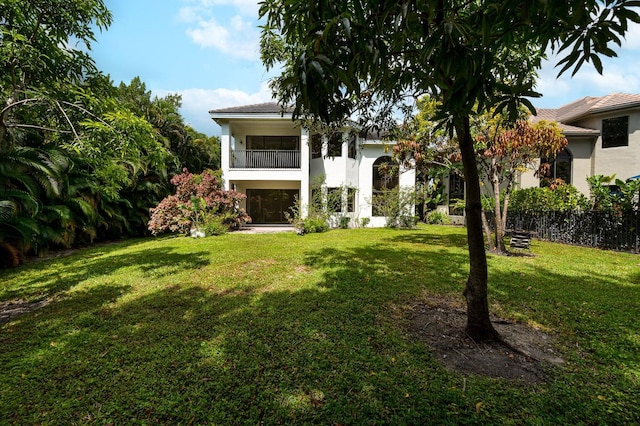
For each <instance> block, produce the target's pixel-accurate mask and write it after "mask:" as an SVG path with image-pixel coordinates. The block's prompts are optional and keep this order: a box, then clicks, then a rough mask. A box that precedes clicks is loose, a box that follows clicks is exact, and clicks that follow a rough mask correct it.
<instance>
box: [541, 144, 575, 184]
mask: <svg viewBox="0 0 640 426" xmlns="http://www.w3.org/2000/svg"><path fill="white" fill-rule="evenodd" d="M542 161H543V162H548V163H549V166H550V167H549V175H548V176H547V178H546V180H547V182H551V181H553V180H555V179H562V180H563V181H564V183H566V184H567V185H568V184H570V183H571V166H572V163H573V155H571V151H569V150H568V149H566V148H565V149H563V150H562V151H560V152H559V153H558V155H556V158H555V159H553V160H551V159H545V160H542ZM543 183H544V182H543Z"/></svg>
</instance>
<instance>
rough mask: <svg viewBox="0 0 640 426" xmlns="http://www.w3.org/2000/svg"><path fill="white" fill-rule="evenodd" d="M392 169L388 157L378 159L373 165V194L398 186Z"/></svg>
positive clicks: (396, 176)
mask: <svg viewBox="0 0 640 426" xmlns="http://www.w3.org/2000/svg"><path fill="white" fill-rule="evenodd" d="M392 169H393V163H392V160H391V157H389V156H385V157H380V158H378V159H377V160H376V161H375V163H373V189H374V192H375V191H376V190H377V191H380V190H384V189H393V188H395V187H396V186H398V174H397V173H395V172H394V170H392Z"/></svg>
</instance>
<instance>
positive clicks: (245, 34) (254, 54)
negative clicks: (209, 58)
mask: <svg viewBox="0 0 640 426" xmlns="http://www.w3.org/2000/svg"><path fill="white" fill-rule="evenodd" d="M186 33H187V35H188V36H189V38H191V40H192V41H193V42H194V43H196V44H197V45H199V46H201V47H204V48H214V49H217V50H219V51H221V52H222V53H225V54H227V55H230V56H233V57H236V58H242V59H248V60H252V61H253V60H258V59H259V53H258V45H259V43H258V39H259V33H258V30H257V28H256V26H255V25H254V23H252V22H249V21H245V20H244V19H243V18H242V17H240V16H237V15H236V16H234V17H232V18H231V19H230V20H228V21H227V24H226V25H221V24H219V23H218V22H217V20H216V19H215V18H211V19H209V20H200V21H199V22H198V25H197V26H196V27H195V28H194V27H191V28H188V29H187V31H186Z"/></svg>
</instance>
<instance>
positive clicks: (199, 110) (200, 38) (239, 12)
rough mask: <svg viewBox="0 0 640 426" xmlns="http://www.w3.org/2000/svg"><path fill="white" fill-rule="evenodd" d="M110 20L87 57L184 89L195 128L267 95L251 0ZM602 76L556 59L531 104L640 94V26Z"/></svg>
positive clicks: (120, 77)
mask: <svg viewBox="0 0 640 426" xmlns="http://www.w3.org/2000/svg"><path fill="white" fill-rule="evenodd" d="M105 3H106V4H107V7H108V8H109V9H110V10H111V12H112V13H113V24H112V25H111V27H109V29H108V30H107V31H105V32H103V33H99V34H98V35H97V42H96V43H94V44H93V46H92V53H91V55H92V57H93V58H94V59H95V61H96V64H97V66H98V68H99V69H100V70H102V71H103V72H104V73H106V74H109V75H110V76H111V78H112V80H113V81H114V82H115V83H116V84H118V83H120V81H124V82H125V83H129V82H130V81H131V79H132V78H134V77H136V76H139V77H140V78H141V79H142V81H143V82H145V83H146V85H147V89H149V90H151V91H152V92H153V93H154V94H155V95H158V96H164V95H166V94H168V93H180V94H181V95H182V102H183V107H182V111H181V112H182V114H183V116H184V117H185V120H186V121H187V122H188V123H189V124H191V125H192V126H193V127H194V128H195V129H196V130H198V131H201V132H203V133H206V134H208V135H217V134H219V132H220V128H219V127H218V126H217V125H216V124H215V123H214V122H213V121H212V120H211V119H210V118H209V115H208V111H209V110H210V109H215V108H224V107H229V106H237V105H246V104H252V103H260V102H268V101H270V100H271V92H270V90H269V88H268V86H267V84H268V81H269V78H270V77H272V76H273V73H272V74H271V75H269V74H268V73H267V72H266V70H265V68H264V66H263V65H262V63H261V62H260V54H259V49H258V40H259V36H260V30H259V28H258V22H257V17H258V2H257V1H256V0H105ZM616 50H617V51H618V54H619V57H618V58H614V59H613V60H609V59H607V60H604V61H603V63H604V75H602V76H600V75H598V73H597V72H596V71H595V70H594V69H593V68H592V67H591V66H590V65H589V64H587V65H585V66H584V67H583V69H582V70H581V71H580V72H578V74H576V76H574V77H573V78H570V77H569V76H568V75H567V76H563V77H562V78H561V79H559V80H556V78H555V77H556V74H557V70H555V69H554V68H553V65H554V63H553V60H550V61H547V62H546V63H545V65H544V67H543V68H542V70H541V71H540V79H539V81H538V91H540V92H541V93H542V94H543V97H542V98H540V99H536V100H535V101H534V104H535V105H536V106H537V107H539V108H555V107H559V106H561V105H564V104H566V103H568V102H571V101H574V100H576V99H579V98H582V97H584V96H603V95H606V94H609V93H614V92H626V93H640V75H639V74H638V73H637V70H638V69H640V26H634V27H632V29H631V31H630V33H629V34H628V36H627V40H626V41H625V43H623V46H622V48H621V49H619V48H617V46H616Z"/></svg>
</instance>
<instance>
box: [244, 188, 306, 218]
mask: <svg viewBox="0 0 640 426" xmlns="http://www.w3.org/2000/svg"><path fill="white" fill-rule="evenodd" d="M298 193H299V191H298V190H297V189H247V213H248V214H249V216H251V219H252V221H253V223H287V218H286V216H285V212H288V213H291V210H290V208H291V207H293V205H294V204H295V201H296V197H298Z"/></svg>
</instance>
